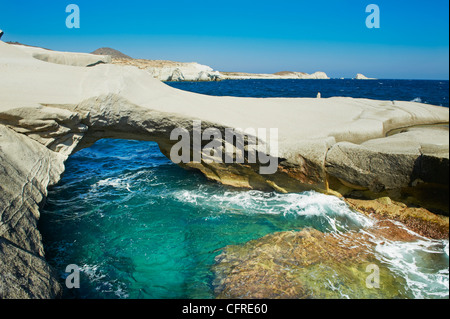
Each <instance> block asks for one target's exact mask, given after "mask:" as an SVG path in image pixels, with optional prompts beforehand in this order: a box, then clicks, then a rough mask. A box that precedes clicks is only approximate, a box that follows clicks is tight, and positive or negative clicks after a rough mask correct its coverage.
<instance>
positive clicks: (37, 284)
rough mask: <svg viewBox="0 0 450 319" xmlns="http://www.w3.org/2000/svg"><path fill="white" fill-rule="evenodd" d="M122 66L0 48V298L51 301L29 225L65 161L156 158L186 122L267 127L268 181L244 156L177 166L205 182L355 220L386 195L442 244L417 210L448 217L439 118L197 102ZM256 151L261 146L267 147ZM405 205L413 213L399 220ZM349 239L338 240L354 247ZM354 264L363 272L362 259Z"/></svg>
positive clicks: (361, 106)
mask: <svg viewBox="0 0 450 319" xmlns="http://www.w3.org/2000/svg"><path fill="white" fill-rule="evenodd" d="M126 61H127V59H123V61H122V62H120V63H118V62H117V61H116V62H114V60H112V59H111V57H110V56H98V55H90V54H78V53H64V52H55V51H49V50H43V49H39V48H32V47H23V46H17V45H10V44H6V43H4V42H1V41H0V96H1V97H2V98H1V99H0V162H1V165H0V168H1V169H0V181H1V182H0V188H1V190H0V192H1V195H0V253H1V258H0V273H1V275H2V276H1V277H0V298H54V297H58V296H59V295H60V294H61V287H60V285H59V284H58V280H57V277H56V276H55V274H54V273H53V272H52V270H51V268H50V267H49V266H48V264H47V263H46V261H45V252H44V248H43V245H42V238H41V235H40V233H39V231H38V229H37V223H38V220H39V207H40V205H41V204H42V203H43V202H44V200H45V198H46V196H47V190H48V188H49V187H50V186H52V185H55V184H56V183H58V181H59V180H60V178H61V175H62V173H63V172H64V163H65V161H66V160H67V158H68V157H69V156H70V155H71V154H73V153H74V152H76V151H77V150H80V149H82V148H85V147H89V146H90V145H92V144H93V143H95V142H96V141H97V140H99V139H102V138H122V139H136V140H148V141H155V142H157V143H158V144H159V147H160V149H161V151H162V153H163V154H165V155H166V156H168V155H169V153H170V149H171V147H172V146H173V145H174V144H175V143H176V141H173V140H171V139H170V134H171V132H172V130H173V129H174V128H185V129H186V130H187V131H189V132H190V133H191V134H192V130H193V129H192V121H193V120H201V121H202V125H203V128H207V127H215V128H218V129H219V130H221V131H224V130H225V129H226V128H241V129H245V128H248V127H253V128H278V144H279V145H278V152H277V154H276V153H273V154H272V153H271V150H270V148H268V149H267V153H268V154H267V155H268V156H272V157H276V158H277V159H278V163H279V164H278V170H277V172H276V173H275V174H272V175H261V174H260V173H259V170H258V169H259V166H258V165H256V164H251V163H250V162H249V161H248V158H246V159H245V162H244V163H234V164H219V163H206V162H201V163H188V164H183V166H184V167H186V168H190V169H196V170H199V171H200V172H202V173H203V174H204V175H205V176H207V177H208V178H209V179H211V180H215V181H218V182H220V183H223V184H226V185H231V186H236V187H244V188H250V189H260V190H267V191H277V192H299V191H304V190H316V191H319V192H322V193H326V194H332V195H335V196H339V197H342V196H345V197H346V198H348V199H349V203H350V204H349V205H353V206H354V207H355V209H357V210H360V211H361V212H365V213H366V214H368V213H371V212H372V211H371V206H370V204H367V206H366V204H365V203H370V202H358V201H356V200H362V199H372V200H376V199H378V198H380V197H383V198H385V197H389V200H391V201H392V200H394V201H395V203H399V204H396V205H399V206H398V209H393V212H391V215H393V216H397V217H396V218H398V219H401V220H408V221H409V223H410V224H411V225H416V226H415V227H416V229H419V230H420V229H422V231H423V232H424V233H426V229H427V226H426V225H428V223H434V224H433V225H435V224H436V223H438V225H439V226H433V227H434V228H433V229H434V230H433V232H436V233H440V229H441V228H439V227H443V229H444V230H445V229H446V230H447V235H448V218H447V219H445V218H444V219H443V221H442V220H441V218H440V217H439V218H437V219H436V218H434V217H432V216H435V215H434V214H432V213H431V212H430V211H429V210H431V211H434V212H440V213H441V214H447V215H448V185H449V180H448V168H449V129H448V122H449V110H448V108H444V107H439V106H433V105H427V104H422V103H413V102H403V101H394V102H391V101H377V100H368V99H353V98H345V97H334V98H327V99H323V98H322V99H311V98H264V99H259V98H236V97H215V96H204V95H200V94H194V93H190V92H185V91H181V90H177V89H174V88H171V87H169V86H167V85H165V84H164V83H162V82H161V81H159V80H157V79H155V76H154V74H152V73H151V72H149V70H148V67H147V66H145V63H146V62H138V63H143V66H142V67H139V66H138V65H134V63H136V62H135V61H136V60H133V61H134V62H133V63H126ZM111 62H113V63H111ZM136 66H137V67H136ZM172 75H173V72H172ZM183 76H184V78H185V79H186V77H185V75H184V74H183ZM278 76H284V75H278ZM288 76H290V75H289V74H288ZM261 142H263V143H265V144H267V145H269V146H270V141H269V140H262V141H261ZM352 199H353V200H354V201H351V200H352ZM385 203H386V205H387V206H388V208H389V207H390V208H392V207H393V206H392V205H391V204H390V203H389V201H387V200H386V202H385ZM383 205H384V204H383ZM402 205H407V206H404V207H403V206H402ZM408 205H409V206H412V205H415V206H419V205H420V206H421V207H423V209H424V211H420V210H412V211H408V210H406V209H405V207H408ZM382 208H383V207H381V206H378V208H377V209H378V210H381V209H382ZM388 208H384V210H383V211H387V212H389V211H390V210H389V209H388ZM427 209H428V210H427ZM375 211H377V210H376V209H375ZM425 211H426V212H425ZM408 212H411V214H412V215H408ZM386 214H388V213H386ZM395 214H397V215H395ZM430 214H431V215H430ZM405 216H413V217H414V219H411V218H409V217H405ZM417 223H419V224H420V225H417ZM406 224H407V223H406ZM424 225H425V226H424ZM430 227H431V226H430ZM274 236H277V235H274ZM289 236H290V235H289ZM323 236H325V235H322V234H318V233H314V232H311V233H310V234H307V233H302V234H298V235H295V236H293V237H292V236H291V237H292V240H294V241H295V242H297V241H299V242H300V244H301V243H302V242H304V241H305V240H308V241H311V242H316V241H320V242H323V240H322V238H323ZM355 236H356V235H355ZM359 236H360V235H358V236H356V237H352V238H349V240H350V241H351V240H355V241H358V240H364V239H365V238H359ZM289 238H290V237H289ZM308 238H309V239H308ZM289 240H291V239H289ZM324 245H325V244H324ZM327 245H328V244H327ZM305 247H306V246H305ZM327 247H328V246H327ZM327 247H325V248H324V249H327ZM299 249H302V248H299ZM305 249H306V248H305ZM304 252H307V250H305V251H299V254H303V253H304ZM342 253H343V254H344V252H342ZM336 254H340V251H337V252H336ZM344 257H345V258H350V259H351V258H356V257H355V256H344ZM344 257H343V258H344ZM357 258H359V257H357ZM361 258H362V260H363V261H362V262H363V263H364V262H365V260H366V259H370V256H362V257H361ZM345 260H346V259H345ZM224 271H225V270H224ZM224 271H222V272H224ZM302 287H303V286H301V287H300V286H299V289H303V288H302ZM223 289H225V288H223ZM224 291H226V289H225V290H224ZM230 294H231V292H230ZM307 295H308V293H305V296H307ZM236 296H239V292H237V293H236Z"/></svg>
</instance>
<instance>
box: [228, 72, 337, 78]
mask: <svg viewBox="0 0 450 319" xmlns="http://www.w3.org/2000/svg"><path fill="white" fill-rule="evenodd" d="M221 73H222V78H223V79H227V80H249V79H272V80H279V79H314V80H318V79H329V77H328V75H327V74H326V73H325V72H314V73H312V74H308V73H304V72H291V71H284V72H278V73H274V74H265V73H243V72H221Z"/></svg>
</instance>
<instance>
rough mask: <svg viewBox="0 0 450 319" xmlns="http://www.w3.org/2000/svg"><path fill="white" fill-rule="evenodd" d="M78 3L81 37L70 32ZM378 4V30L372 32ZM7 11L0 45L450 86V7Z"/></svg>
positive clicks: (159, 6) (321, 1) (281, 0)
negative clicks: (369, 21)
mask: <svg viewBox="0 0 450 319" xmlns="http://www.w3.org/2000/svg"><path fill="white" fill-rule="evenodd" d="M71 3H74V4H77V5H78V6H79V7H80V11H81V28H80V29H68V28H66V25H65V20H66V17H67V15H68V14H67V13H66V12H65V8H66V6H67V5H68V4H71ZM371 3H374V4H377V5H378V6H379V8H380V13H381V15H380V18H381V28H380V29H368V28H367V27H366V25H365V20H366V17H367V15H368V13H366V12H365V8H366V6H367V5H368V4H371ZM0 8H1V9H0V29H3V30H4V31H5V36H4V38H3V39H2V40H4V41H18V42H23V43H26V44H32V45H37V46H42V47H46V48H49V49H54V50H65V51H80V52H91V51H93V50H95V49H97V48H99V47H104V46H107V47H112V48H115V49H117V50H120V51H122V52H124V53H125V54H128V55H130V56H132V57H135V58H146V59H166V60H175V61H184V62H193V61H195V62H199V63H202V64H207V65H210V66H211V67H213V68H214V69H217V70H221V71H244V72H267V73H273V72H278V71H285V70H290V71H302V72H308V73H312V72H314V71H319V70H320V71H324V72H326V73H327V74H328V75H329V76H331V77H354V76H355V74H356V73H363V74H365V75H367V76H370V77H377V78H400V79H448V78H449V40H448V38H449V2H448V0H431V1H425V0H421V1H418V0H409V1H406V0H367V1H361V0H316V1H304V0H277V1H274V0H272V1H266V0H259V1H254V0H253V1H247V0H239V1H237V0H226V1H222V0H208V1H203V0H190V1H182V0H172V1H170V0H169V1H151V0H150V1H135V0H128V1H116V0H109V1H103V0H102V1H92V0H91V1H85V0H68V1H61V0H58V1H45V0H41V1H26V2H25V1H6V0H2V3H1V4H0Z"/></svg>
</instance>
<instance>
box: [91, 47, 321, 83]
mask: <svg viewBox="0 0 450 319" xmlns="http://www.w3.org/2000/svg"><path fill="white" fill-rule="evenodd" d="M92 54H97V55H109V56H111V58H112V63H113V64H119V65H133V66H136V67H138V68H139V69H145V70H147V71H148V72H149V73H150V74H151V75H152V76H153V77H154V78H156V79H158V80H161V81H220V80H246V79H329V77H328V75H327V74H326V73H325V72H314V73H312V74H308V73H305V72H293V71H282V72H277V73H273V74H265V73H245V72H223V71H215V70H213V69H212V68H211V67H209V66H207V65H203V64H199V63H196V62H175V61H166V60H146V59H133V58H132V57H130V56H128V55H126V54H123V53H122V52H120V51H117V50H115V49H111V48H100V49H97V50H95V51H94V52H92Z"/></svg>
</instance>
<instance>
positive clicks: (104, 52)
mask: <svg viewBox="0 0 450 319" xmlns="http://www.w3.org/2000/svg"><path fill="white" fill-rule="evenodd" d="M92 54H98V55H110V56H111V57H112V58H115V59H130V60H132V59H133V58H132V57H130V56H128V55H126V54H123V53H122V52H120V51H117V50H114V49H111V48H100V49H97V50H95V51H94V52H92Z"/></svg>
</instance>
